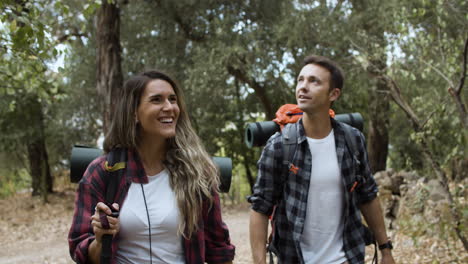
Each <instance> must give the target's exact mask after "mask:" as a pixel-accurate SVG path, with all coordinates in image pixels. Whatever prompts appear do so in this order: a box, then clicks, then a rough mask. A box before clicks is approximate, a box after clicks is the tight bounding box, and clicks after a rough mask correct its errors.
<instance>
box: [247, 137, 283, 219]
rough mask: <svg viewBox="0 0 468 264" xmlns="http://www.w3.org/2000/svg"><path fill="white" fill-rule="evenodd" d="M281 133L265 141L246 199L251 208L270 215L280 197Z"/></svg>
mask: <svg viewBox="0 0 468 264" xmlns="http://www.w3.org/2000/svg"><path fill="white" fill-rule="evenodd" d="M281 156H282V145H281V135H280V134H279V133H276V134H275V135H273V136H272V137H271V138H270V139H269V140H268V142H267V144H266V146H265V148H264V149H263V151H262V155H261V156H260V159H259V160H258V163H257V167H258V175H257V180H256V183H255V185H254V187H253V193H252V195H251V196H249V197H248V199H247V201H248V202H249V203H251V204H252V210H254V211H256V212H258V213H261V214H264V215H268V216H270V215H271V214H272V212H273V208H274V206H275V205H276V203H277V201H278V200H279V198H280V195H281V193H282V192H281V191H279V190H278V187H277V186H278V185H280V183H279V181H280V178H281V170H282V159H281Z"/></svg>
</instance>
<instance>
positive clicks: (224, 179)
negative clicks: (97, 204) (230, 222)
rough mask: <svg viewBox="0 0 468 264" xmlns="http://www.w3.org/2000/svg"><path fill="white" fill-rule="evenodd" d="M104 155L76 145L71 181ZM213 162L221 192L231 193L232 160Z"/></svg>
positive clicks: (72, 152)
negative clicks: (216, 169)
mask: <svg viewBox="0 0 468 264" xmlns="http://www.w3.org/2000/svg"><path fill="white" fill-rule="evenodd" d="M101 155H104V151H103V150H102V149H98V148H92V147H87V146H82V145H75V146H74V147H73V148H72V151H71V157H70V181H71V182H74V183H77V182H79V181H80V180H81V178H82V177H83V174H84V173H85V171H86V168H88V165H89V164H90V163H91V162H92V161H93V160H94V159H96V158H97V157H99V156H101ZM212 159H213V162H214V163H215V165H216V166H217V167H218V169H219V173H220V176H219V177H220V186H219V189H220V191H221V192H229V188H230V187H231V178H232V160H231V159H230V158H226V157H212Z"/></svg>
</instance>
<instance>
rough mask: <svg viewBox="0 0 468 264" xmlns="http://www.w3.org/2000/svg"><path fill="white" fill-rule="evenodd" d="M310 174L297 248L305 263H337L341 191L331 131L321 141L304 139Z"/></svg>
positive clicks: (339, 258) (341, 253)
mask: <svg viewBox="0 0 468 264" xmlns="http://www.w3.org/2000/svg"><path fill="white" fill-rule="evenodd" d="M307 142H308V144H309V148H310V152H311V154H312V172H311V178H310V185H309V194H308V198H307V211H306V219H305V223H304V230H303V232H302V236H301V242H300V243H301V249H302V255H303V257H304V261H305V263H307V264H312V263H314V264H315V263H327V264H335V263H336V264H341V263H343V262H345V261H346V257H345V253H344V251H343V221H344V218H343V210H344V192H343V183H342V179H341V172H340V168H339V165H338V159H337V157H336V149H335V136H334V133H333V130H332V131H331V132H330V134H329V135H328V136H327V137H325V138H323V139H313V138H307Z"/></svg>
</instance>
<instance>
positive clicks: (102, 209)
mask: <svg viewBox="0 0 468 264" xmlns="http://www.w3.org/2000/svg"><path fill="white" fill-rule="evenodd" d="M112 206H113V207H114V208H115V209H117V210H119V205H118V204H116V203H114V204H112ZM111 214H112V210H111V209H110V208H109V207H108V206H107V205H106V204H104V203H102V202H99V203H98V204H97V205H96V211H95V212H94V215H93V216H91V225H92V226H93V231H94V235H95V236H96V242H97V243H98V244H99V245H100V244H101V242H102V235H105V234H109V235H113V236H115V235H116V234H117V233H118V232H119V230H120V221H119V218H117V217H112V216H111ZM106 220H107V223H106Z"/></svg>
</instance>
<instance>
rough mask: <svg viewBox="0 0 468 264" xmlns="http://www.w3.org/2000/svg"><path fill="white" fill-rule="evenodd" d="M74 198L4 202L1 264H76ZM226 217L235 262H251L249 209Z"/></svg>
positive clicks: (68, 195) (25, 196) (27, 197)
mask: <svg viewBox="0 0 468 264" xmlns="http://www.w3.org/2000/svg"><path fill="white" fill-rule="evenodd" d="M73 197H74V193H73V191H66V192H61V193H56V194H53V195H51V196H50V197H49V199H50V203H49V204H45V205H44V204H42V203H41V201H40V199H39V198H31V197H30V194H18V195H16V196H15V197H14V198H9V199H6V200H0V208H1V211H0V264H19V263H21V264H22V263H33V264H36V263H37V264H45V263H57V264H62V263H73V261H71V259H70V257H69V253H68V244H67V235H68V228H69V226H70V223H71V219H72V213H73ZM223 218H224V219H225V222H226V224H227V225H228V226H229V227H230V229H231V239H232V243H233V244H234V245H236V247H237V249H236V253H237V254H236V255H237V256H236V261H235V263H239V264H241V263H242V264H243V263H250V249H249V244H248V208H247V206H246V205H245V206H237V207H236V208H231V209H224V211H223ZM232 230H236V232H232Z"/></svg>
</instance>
